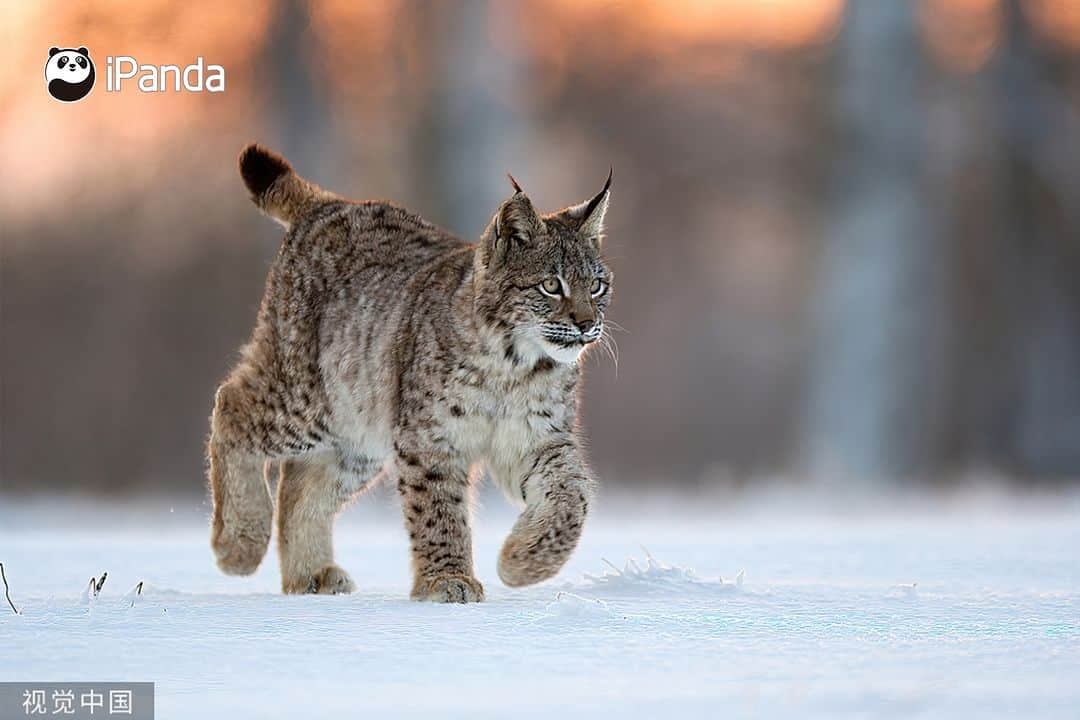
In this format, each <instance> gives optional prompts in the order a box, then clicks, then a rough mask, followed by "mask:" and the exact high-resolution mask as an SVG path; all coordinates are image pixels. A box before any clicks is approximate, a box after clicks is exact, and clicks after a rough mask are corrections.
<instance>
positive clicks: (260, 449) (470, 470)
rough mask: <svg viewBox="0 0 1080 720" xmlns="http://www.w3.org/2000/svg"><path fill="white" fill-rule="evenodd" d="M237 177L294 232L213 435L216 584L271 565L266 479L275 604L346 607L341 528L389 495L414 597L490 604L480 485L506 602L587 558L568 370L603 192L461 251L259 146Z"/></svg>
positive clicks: (416, 222)
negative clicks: (338, 554)
mask: <svg viewBox="0 0 1080 720" xmlns="http://www.w3.org/2000/svg"><path fill="white" fill-rule="evenodd" d="M240 169H241V175H242V176H243V179H244V182H245V184H246V185H247V187H248V189H249V191H250V192H251V194H252V199H253V200H254V202H255V203H256V204H257V205H258V206H259V207H260V208H261V209H263V211H264V212H266V213H267V214H268V215H270V216H271V217H273V218H274V219H275V220H277V221H278V222H280V223H281V224H282V225H284V226H285V227H286V228H287V229H288V231H287V233H286V235H285V239H284V241H283V242H282V245H281V248H280V251H279V252H278V256H277V259H276V260H275V262H274V263H273V266H272V267H271V269H270V273H269V277H268V279H267V283H266V292H265V295H264V297H263V301H262V306H261V308H260V310H259V314H258V319H257V322H256V326H255V331H254V333H253V335H252V338H251V341H250V342H249V343H248V344H247V345H246V346H245V347H244V348H243V350H242V351H241V359H240V362H239V363H238V365H237V366H236V367H235V368H234V369H233V371H232V373H231V374H230V375H229V377H228V378H227V379H226V380H225V382H224V383H222V385H221V386H220V387H219V389H218V391H217V395H216V398H215V403H214V411H213V416H212V418H211V436H210V442H209V447H208V455H209V461H210V473H209V474H210V485H211V489H212V495H213V503H214V514H213V527H212V546H213V548H214V552H215V554H216V556H217V560H218V564H219V566H220V567H221V568H222V570H224V571H225V572H227V573H232V574H249V573H252V572H254V571H255V569H256V568H257V567H258V565H259V563H260V562H261V560H262V558H263V555H264V554H265V552H266V549H267V546H268V543H269V539H270V534H271V524H272V520H273V513H274V509H273V504H272V503H271V499H270V485H271V483H270V479H271V478H270V475H271V474H272V470H273V469H275V468H276V469H277V475H278V488H277V497H278V502H277V527H278V546H279V551H280V557H281V573H282V586H283V589H284V591H285V592H287V593H297V592H326V593H336V592H349V591H351V590H352V589H353V583H352V580H351V579H350V578H349V576H348V574H347V573H345V571H344V570H342V569H341V568H340V567H338V566H337V565H335V564H334V560H333V550H332V531H333V519H334V517H335V515H336V514H337V512H338V511H339V510H340V508H341V507H342V505H343V504H344V503H346V502H348V501H349V500H350V499H351V498H353V497H355V496H357V495H358V494H360V493H362V492H363V491H364V490H366V489H367V488H369V487H371V486H372V484H373V481H374V480H375V478H376V477H377V476H380V475H387V476H390V477H391V478H393V480H394V482H396V485H397V489H398V493H399V494H400V496H401V503H402V508H403V511H404V516H405V526H406V529H407V531H408V534H409V540H410V545H411V549H412V560H413V572H414V583H413V588H412V597H413V598H414V599H418V600H431V601H438V602H470V601H477V600H480V599H482V598H483V594H484V591H483V588H482V587H481V585H480V583H479V582H478V581H477V580H476V578H475V576H474V573H473V557H472V537H471V531H470V528H469V521H470V496H471V493H472V489H473V487H474V486H475V483H476V479H477V478H478V477H479V476H480V475H481V474H482V472H483V470H484V469H486V470H487V471H488V472H489V473H490V474H491V475H492V476H493V477H494V478H495V481H496V482H497V483H498V485H499V486H500V487H501V488H502V490H503V491H504V492H505V494H506V495H507V496H508V497H510V498H511V499H512V500H513V501H515V502H517V503H519V504H520V505H521V506H522V507H523V510H522V514H521V516H520V518H519V519H518V521H517V523H516V524H515V525H514V528H513V530H512V531H511V533H510V535H509V537H508V538H507V540H506V543H505V545H504V546H503V549H502V552H501V554H500V557H499V565H498V570H499V576H500V577H501V578H502V580H503V581H504V582H505V583H506V584H508V585H511V586H521V585H528V584H530V583H535V582H539V581H541V580H544V579H546V578H549V577H552V576H553V575H554V574H555V573H557V572H558V570H559V568H561V567H562V565H563V563H565V561H566V559H567V558H568V557H569V555H570V553H571V552H572V551H573V549H574V547H575V546H576V544H577V541H578V538H579V537H580V535H581V531H582V526H583V523H584V520H585V516H586V514H587V512H588V507H589V499H590V496H591V492H592V486H593V482H592V479H591V476H590V473H589V470H588V468H587V467H586V464H585V462H584V460H583V459H582V451H581V440H580V437H579V431H578V427H577V425H578V422H577V384H578V376H579V370H578V364H577V361H578V359H579V357H580V355H581V353H582V351H583V350H584V349H585V348H586V347H587V346H589V345H590V344H591V343H593V342H595V341H596V340H597V339H598V338H599V337H600V334H601V331H602V327H603V318H604V312H605V310H606V308H607V306H608V302H609V301H610V298H611V272H610V271H609V270H608V268H607V266H606V265H605V264H604V262H603V260H602V259H601V256H600V249H601V242H602V235H603V217H604V213H605V211H606V209H607V204H608V197H609V194H610V191H609V187H610V177H609V178H608V184H606V185H605V186H604V188H603V190H601V192H600V193H599V194H598V195H597V196H595V197H593V198H592V199H590V200H589V201H587V202H585V203H582V204H580V205H576V206H573V207H570V208H566V209H564V210H561V211H558V212H555V213H551V214H548V215H540V214H539V213H537V212H536V211H535V209H534V208H533V205H532V203H531V201H530V200H529V198H528V196H527V195H526V194H525V193H524V192H522V191H521V190H520V188H515V189H516V191H515V192H514V194H513V195H512V196H511V197H510V198H509V199H508V200H506V201H505V202H504V203H503V204H502V205H501V206H500V207H499V209H498V210H497V212H496V213H495V215H494V217H493V218H492V221H491V223H490V224H489V226H488V228H487V230H486V231H485V232H484V234H483V236H482V237H481V239H480V241H479V243H476V244H467V243H465V242H463V241H461V240H459V239H458V238H456V237H453V236H452V235H450V234H449V233H447V232H446V231H444V230H442V229H440V228H438V227H436V226H434V225H432V224H431V223H428V222H427V221H425V220H423V219H422V218H420V217H419V216H417V215H415V214H413V213H411V212H409V211H407V210H404V209H401V208H399V207H395V206H393V205H391V204H389V203H384V202H360V203H354V202H348V201H345V200H343V199H341V198H339V197H337V196H335V195H332V194H330V193H327V192H325V191H323V190H321V189H319V188H318V187H316V186H315V185H313V184H312V183H310V182H308V181H306V180H303V179H302V178H300V177H299V176H297V175H296V174H295V173H294V172H293V170H292V168H291V167H290V166H289V164H288V163H287V162H286V161H285V160H284V159H282V158H281V157H279V156H277V155H275V154H273V153H271V152H269V151H267V150H265V149H263V148H261V147H258V146H254V145H253V146H250V147H248V148H246V149H245V150H244V152H243V153H241V156H240ZM515 186H516V184H515ZM556 288H557V291H555V289H556Z"/></svg>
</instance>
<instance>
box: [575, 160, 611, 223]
mask: <svg viewBox="0 0 1080 720" xmlns="http://www.w3.org/2000/svg"><path fill="white" fill-rule="evenodd" d="M614 174H615V168H614V167H612V168H611V169H610V170H608V174H607V180H606V181H605V182H604V189H603V190H601V191H600V192H599V193H597V194H596V196H595V197H594V198H593V199H592V200H590V201H589V204H588V205H586V206H585V212H583V213H582V214H581V217H582V218H583V219H584V221H585V222H588V221H589V218H591V217H592V214H593V212H595V211H596V208H597V207H598V206H599V205H600V203H601V202H605V201H606V200H607V194H608V191H609V190H611V177H612V176H613V175H614ZM602 219H603V218H601V220H602Z"/></svg>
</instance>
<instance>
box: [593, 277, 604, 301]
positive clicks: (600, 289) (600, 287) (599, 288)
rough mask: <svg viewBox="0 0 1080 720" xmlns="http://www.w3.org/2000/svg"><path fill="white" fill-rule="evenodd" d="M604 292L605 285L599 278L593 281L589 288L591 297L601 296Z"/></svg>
mask: <svg viewBox="0 0 1080 720" xmlns="http://www.w3.org/2000/svg"><path fill="white" fill-rule="evenodd" d="M605 290H607V283H606V282H604V281H603V280H601V279H600V278H596V279H595V280H593V281H592V285H591V286H589V292H590V293H592V296H593V297H596V296H597V295H603V294H604V291H605Z"/></svg>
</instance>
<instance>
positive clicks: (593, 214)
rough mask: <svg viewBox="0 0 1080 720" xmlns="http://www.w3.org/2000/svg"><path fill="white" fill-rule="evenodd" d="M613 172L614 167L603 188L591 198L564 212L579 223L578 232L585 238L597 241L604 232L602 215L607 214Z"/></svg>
mask: <svg viewBox="0 0 1080 720" xmlns="http://www.w3.org/2000/svg"><path fill="white" fill-rule="evenodd" d="M614 172H615V170H614V168H612V169H611V170H610V171H609V172H608V176H607V180H606V181H605V182H604V189H603V190H601V191H600V192H599V193H597V194H596V195H595V196H593V198H592V199H591V200H589V201H588V202H583V203H581V204H580V205H575V206H574V207H572V208H567V210H566V214H567V215H569V216H570V217H571V218H573V219H574V220H576V221H577V222H578V223H579V224H578V232H579V233H581V234H582V235H583V236H585V237H587V238H595V239H596V240H597V241H599V240H600V238H601V237H602V236H603V234H604V215H606V214H607V208H608V198H610V197H611V176H612V175H613V174H614Z"/></svg>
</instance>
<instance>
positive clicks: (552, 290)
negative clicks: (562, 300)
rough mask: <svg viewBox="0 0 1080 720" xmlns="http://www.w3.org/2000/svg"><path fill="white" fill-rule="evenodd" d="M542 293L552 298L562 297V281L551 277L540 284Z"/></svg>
mask: <svg viewBox="0 0 1080 720" xmlns="http://www.w3.org/2000/svg"><path fill="white" fill-rule="evenodd" d="M540 292H542V293H544V294H545V295H550V296H551V297H558V296H560V295H562V281H561V280H559V278H557V277H549V278H548V279H547V280H545V281H544V282H542V283H540Z"/></svg>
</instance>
